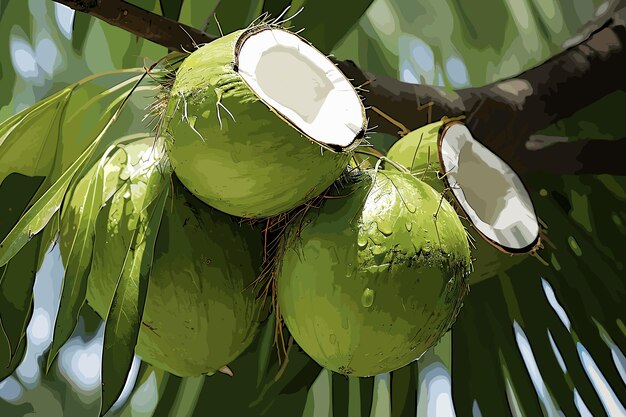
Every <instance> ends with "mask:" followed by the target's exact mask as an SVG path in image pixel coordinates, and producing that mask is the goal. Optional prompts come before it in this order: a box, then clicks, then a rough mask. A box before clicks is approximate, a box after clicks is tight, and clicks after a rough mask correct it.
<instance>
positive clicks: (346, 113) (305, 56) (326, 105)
mask: <svg viewBox="0 0 626 417" xmlns="http://www.w3.org/2000/svg"><path fill="white" fill-rule="evenodd" d="M233 68H234V70H235V71H237V72H238V73H239V75H240V76H241V78H242V79H243V80H244V82H245V83H246V84H247V85H248V87H249V88H250V89H251V90H252V91H253V92H254V93H255V94H256V95H257V96H258V97H259V98H260V99H261V101H263V102H264V103H265V104H266V105H267V106H268V107H269V108H270V109H271V110H272V111H274V112H275V113H276V114H277V115H278V116H279V117H281V118H282V119H284V120H285V121H286V122H287V123H289V124H290V125H291V126H293V127H294V128H295V129H297V130H298V131H300V133H302V134H303V135H305V136H306V137H308V138H309V139H310V140H312V141H314V142H316V143H318V144H319V145H320V146H322V147H324V148H327V149H330V150H331V151H334V152H348V151H351V150H353V149H354V148H356V147H357V146H358V145H359V144H360V142H361V140H362V139H363V137H364V136H365V130H366V128H367V118H366V116H365V108H364V107H363V103H362V102H361V99H360V97H359V95H358V93H357V92H356V90H355V89H354V87H353V86H352V84H350V81H349V80H348V79H347V78H346V76H345V75H344V74H343V73H342V72H341V71H340V70H339V69H338V68H337V67H336V66H335V64H334V63H333V62H332V61H331V60H330V59H328V58H327V57H326V56H325V55H324V54H322V53H321V52H320V51H318V50H317V49H315V48H314V47H313V46H312V45H311V44H310V43H308V42H307V41H305V40H304V39H302V38H301V37H300V36H298V35H296V34H295V33H291V32H289V31H287V30H284V29H280V28H277V27H274V26H259V27H256V28H252V29H250V30H248V31H246V32H244V33H243V34H242V35H241V36H240V37H239V39H238V40H237V44H236V46H235V60H234V63H233Z"/></svg>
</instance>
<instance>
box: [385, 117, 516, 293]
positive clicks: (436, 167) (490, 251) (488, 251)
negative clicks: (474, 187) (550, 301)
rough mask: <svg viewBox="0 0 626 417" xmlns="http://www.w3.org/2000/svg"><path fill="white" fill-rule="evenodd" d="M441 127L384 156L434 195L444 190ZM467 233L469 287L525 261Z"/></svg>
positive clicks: (407, 139)
mask: <svg viewBox="0 0 626 417" xmlns="http://www.w3.org/2000/svg"><path fill="white" fill-rule="evenodd" d="M442 126H443V123H442V122H441V121H439V122H435V123H430V124H428V125H425V126H422V127H420V128H419V129H416V130H414V131H412V132H411V133H409V134H407V135H406V136H404V137H403V138H402V139H400V140H399V141H397V142H396V143H395V144H394V145H393V146H392V147H391V148H390V149H389V152H388V153H387V158H389V159H390V160H391V161H393V162H396V163H399V164H400V165H402V166H404V167H406V168H409V169H410V170H411V171H412V172H413V173H414V174H415V175H416V176H417V177H418V178H420V179H422V181H424V182H425V183H427V184H428V185H430V186H431V187H433V188H434V189H435V190H437V191H443V189H444V188H445V184H444V182H443V180H442V179H441V178H439V177H437V172H439V171H440V163H439V154H438V147H437V140H438V137H439V131H440V129H441V127H442ZM429 154H430V157H429ZM386 167H387V168H390V169H393V165H392V164H387V165H386ZM467 230H468V233H469V234H470V235H471V236H472V242H474V243H473V248H472V259H473V262H472V273H471V274H470V282H471V283H478V282H480V281H483V280H485V279H487V278H491V277H493V276H495V275H497V274H498V273H499V272H502V271H506V270H508V269H510V268H512V267H514V266H515V265H518V264H519V263H521V262H522V261H524V260H526V259H528V257H527V256H525V255H520V254H515V255H511V254H508V253H504V252H502V251H501V250H499V249H497V248H495V247H494V246H493V245H491V244H489V243H487V241H485V239H484V238H483V237H482V236H481V235H480V233H478V232H477V231H476V230H474V228H473V227H468V228H467Z"/></svg>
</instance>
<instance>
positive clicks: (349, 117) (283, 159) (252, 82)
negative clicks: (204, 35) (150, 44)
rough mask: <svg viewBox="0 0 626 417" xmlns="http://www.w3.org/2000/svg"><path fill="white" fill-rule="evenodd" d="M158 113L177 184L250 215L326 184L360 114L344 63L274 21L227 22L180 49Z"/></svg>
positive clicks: (344, 155) (358, 130)
mask: <svg viewBox="0 0 626 417" xmlns="http://www.w3.org/2000/svg"><path fill="white" fill-rule="evenodd" d="M164 117H165V118H164V127H165V129H166V137H167V138H169V140H168V141H167V149H168V152H169V155H170V158H171V163H172V166H173V168H174V171H175V172H176V174H177V175H178V177H179V178H180V180H181V181H182V182H183V184H185V186H187V188H189V189H190V190H191V192H193V193H194V195H196V196H197V197H198V198H200V199H201V200H202V201H204V202H206V203H208V204H210V205H211V206H213V207H215V208H217V209H219V210H221V211H224V212H226V213H229V214H233V215H236V216H241V217H253V218H254V217H267V216H273V215H276V214H278V213H282V212H285V211H288V210H290V209H292V208H294V207H296V206H298V205H300V204H302V203H303V202H305V201H307V200H309V199H311V198H312V197H315V196H317V195H319V194H320V193H321V192H322V191H324V190H325V189H326V188H327V187H329V186H330V185H331V184H332V183H333V182H334V181H335V180H336V179H337V178H338V177H339V176H340V175H341V174H342V173H343V172H344V170H345V168H346V166H347V164H348V162H349V160H350V156H351V152H350V151H351V150H353V149H354V148H355V147H356V146H358V144H359V143H360V140H361V138H362V137H363V136H364V132H365V129H366V124H367V120H366V118H365V110H364V108H363V104H362V103H361V100H360V98H359V96H358V94H357V93H356V91H355V89H354V88H353V87H352V85H351V84H350V82H349V81H348V79H347V78H346V77H345V76H344V75H343V73H341V71H339V69H338V68H337V67H336V66H335V65H334V64H333V63H332V62H331V61H330V60H329V59H328V58H327V57H326V56H324V55H323V54H322V53H321V52H319V51H318V50H317V49H315V48H314V47H313V46H311V45H310V44H309V43H307V42H306V41H304V40H303V39H302V38H300V37H299V36H298V35H296V34H294V33H291V32H289V31H287V30H285V29H282V28H279V27H276V26H273V25H261V26H256V27H252V28H249V29H246V30H240V31H237V32H233V33H231V34H228V35H226V36H223V37H221V38H219V39H217V40H215V41H213V42H211V43H209V44H206V45H204V46H202V47H200V48H198V49H197V50H196V51H194V52H193V53H192V54H191V55H189V57H187V58H186V59H185V60H184V61H183V63H182V64H181V66H180V68H179V69H178V71H177V73H176V78H175V81H174V83H173V86H172V89H171V92H170V94H169V102H168V105H167V109H166V112H165V116H164Z"/></svg>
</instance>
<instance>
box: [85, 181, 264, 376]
mask: <svg viewBox="0 0 626 417" xmlns="http://www.w3.org/2000/svg"><path fill="white" fill-rule="evenodd" d="M174 183H175V187H174V191H173V192H174V196H173V198H172V200H171V201H167V203H166V207H165V212H164V214H163V220H162V222H161V226H160V228H159V234H158V238H157V242H156V247H155V253H154V262H153V266H152V274H151V276H150V281H149V285H148V293H147V296H146V303H145V309H144V313H143V321H142V326H141V331H140V333H139V340H138V343H137V347H136V352H137V354H138V355H139V356H141V358H142V359H143V360H144V361H146V362H148V363H150V364H152V365H155V366H157V367H159V368H162V369H164V370H166V371H168V372H171V373H173V374H175V375H178V376H193V375H200V374H212V373H214V372H215V371H216V370H218V369H220V368H221V367H223V366H224V365H227V364H228V363H230V362H231V361H232V360H234V359H235V358H236V357H237V356H238V355H239V354H241V353H242V352H243V351H244V350H245V349H246V348H247V347H248V346H249V345H250V343H251V342H252V340H253V337H254V334H255V332H256V330H257V327H258V324H259V321H260V319H262V318H263V317H260V313H261V306H260V302H259V301H258V300H257V297H256V292H255V291H254V289H253V288H251V287H250V284H251V283H252V282H253V281H254V280H255V279H256V277H258V275H259V273H260V265H261V262H262V259H261V255H262V253H263V252H262V250H263V249H262V237H261V234H260V232H259V231H258V230H254V229H252V228H251V227H250V226H248V225H241V226H240V225H239V224H237V223H236V222H235V221H234V220H233V219H231V218H230V216H228V215H225V214H223V213H220V212H218V211H217V210H214V209H211V208H210V207H208V206H206V205H205V204H204V203H202V202H200V201H199V200H198V199H196V198H195V197H193V195H191V193H190V192H189V191H188V190H185V189H184V187H183V186H182V185H180V183H179V182H178V181H175V182H174ZM120 197H121V200H122V201H123V200H124V198H123V197H122V196H120ZM119 200H120V198H116V197H113V200H112V202H111V210H113V211H114V210H117V209H129V207H126V208H121V207H119V206H118V207H116V204H117V202H118V201H119ZM109 213H111V211H109V212H104V213H101V214H104V215H108V214H109ZM105 220H106V221H107V226H106V229H107V233H106V235H98V234H96V243H95V244H96V248H97V247H98V246H99V245H101V246H100V247H103V248H105V249H108V250H104V251H98V250H96V251H94V258H93V264H92V270H91V274H90V277H89V284H88V289H87V301H88V303H89V305H90V306H91V307H93V309H94V310H95V311H96V312H97V313H98V314H99V315H100V316H101V317H103V318H104V317H106V315H107V312H108V309H109V305H110V303H111V300H112V298H113V293H114V290H115V285H116V282H117V278H118V276H119V271H120V270H121V266H122V262H123V259H118V258H116V257H112V256H110V253H118V252H119V249H118V248H119V246H123V245H124V243H125V242H123V241H122V239H120V237H119V235H118V234H117V232H116V231H117V225H116V218H115V216H108V217H107V218H106V219H105ZM104 240H105V242H103V241H104ZM103 243H104V244H103Z"/></svg>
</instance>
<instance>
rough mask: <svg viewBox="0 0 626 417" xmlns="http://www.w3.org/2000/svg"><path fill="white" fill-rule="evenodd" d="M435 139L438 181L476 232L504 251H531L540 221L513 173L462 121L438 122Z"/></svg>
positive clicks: (528, 196) (514, 252)
mask: <svg viewBox="0 0 626 417" xmlns="http://www.w3.org/2000/svg"><path fill="white" fill-rule="evenodd" d="M437 142H438V149H439V162H440V164H441V170H442V176H443V180H444V182H445V184H446V186H447V187H448V188H449V189H450V190H451V192H452V195H453V196H454V198H455V199H456V201H457V202H458V204H459V206H460V207H461V209H462V210H463V212H464V213H465V215H466V216H467V218H468V220H469V221H470V222H471V223H472V225H473V226H474V228H475V229H476V230H477V231H478V233H480V235H481V236H482V237H483V238H484V239H485V240H486V241H487V242H488V243H490V244H491V245H493V246H495V247H496V248H498V249H500V250H502V251H504V252H507V253H511V254H516V253H528V252H530V251H532V250H533V249H535V248H536V247H537V245H538V243H539V222H538V221H537V216H536V214H535V208H534V206H533V203H532V200H531V198H530V195H529V194H528V190H527V189H526V187H525V186H524V184H523V183H522V180H521V179H520V178H519V176H518V175H517V174H516V173H515V171H513V169H512V168H511V167H510V166H509V165H508V164H507V163H506V162H504V161H503V160H502V159H500V158H499V157H498V156H497V155H496V154H494V153H493V152H492V151H491V150H489V149H488V148H487V147H486V146H485V145H483V144H482V143H480V142H479V141H477V140H476V139H474V137H473V136H472V133H471V132H470V130H469V129H468V128H467V126H465V124H463V123H461V122H458V121H454V122H451V123H448V124H446V125H444V126H442V128H441V130H440V133H439V138H438V141H437Z"/></svg>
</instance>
